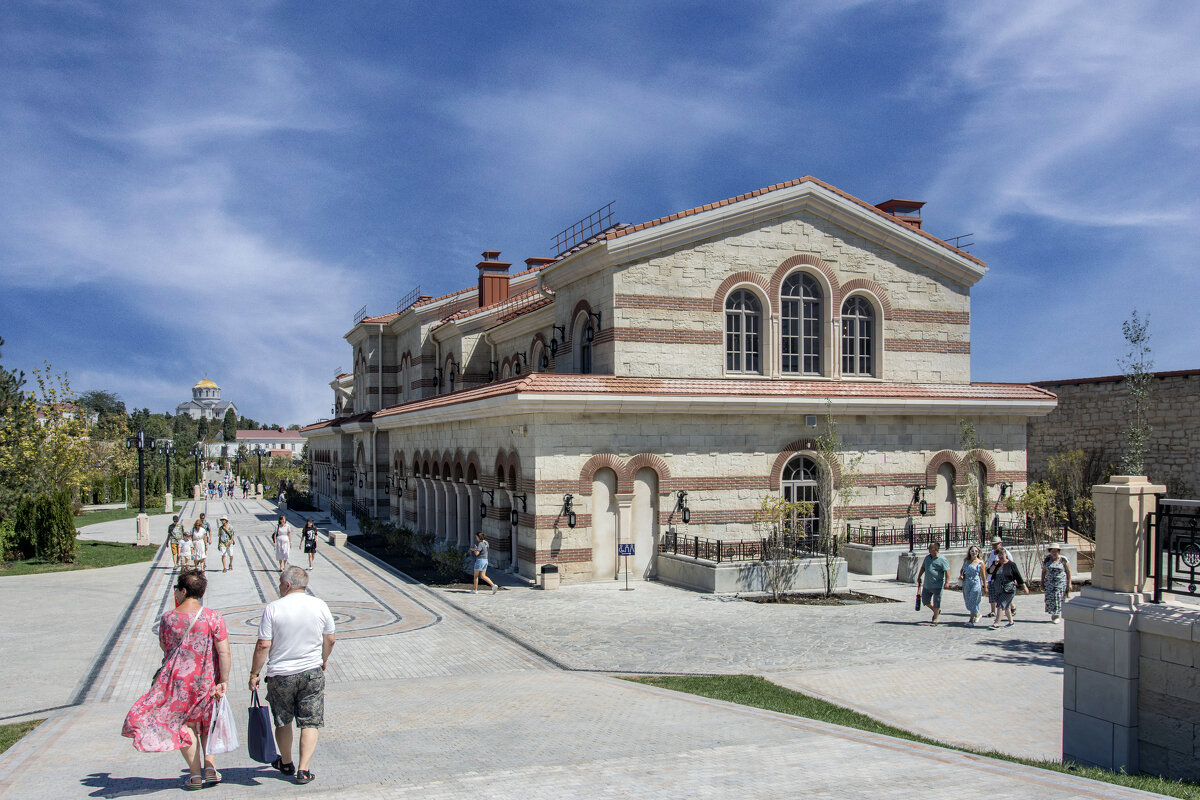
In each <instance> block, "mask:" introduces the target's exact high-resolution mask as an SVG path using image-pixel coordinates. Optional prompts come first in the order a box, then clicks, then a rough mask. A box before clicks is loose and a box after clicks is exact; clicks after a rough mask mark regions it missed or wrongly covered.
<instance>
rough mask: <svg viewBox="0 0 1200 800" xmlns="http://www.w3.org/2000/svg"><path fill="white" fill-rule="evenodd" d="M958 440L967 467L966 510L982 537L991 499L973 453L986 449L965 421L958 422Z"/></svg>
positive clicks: (970, 424) (981, 467)
mask: <svg viewBox="0 0 1200 800" xmlns="http://www.w3.org/2000/svg"><path fill="white" fill-rule="evenodd" d="M958 438H959V446H960V447H962V449H963V453H964V456H965V457H964V461H966V465H967V509H968V510H969V511H970V514H971V522H972V523H973V524H974V525H975V527H976V529H977V530H978V531H979V533H980V535H983V534H984V533H986V532H987V526H988V513H989V509H990V507H991V499H990V498H989V496H988V487H987V480H985V479H984V473H983V464H982V462H980V461H979V458H978V456H976V455H975V453H976V451H979V450H985V449H986V448H985V447H984V445H983V442H981V441H979V437H978V436H977V435H976V434H975V425H974V424H972V423H970V422H967V421H966V420H965V419H960V420H959V421H958Z"/></svg>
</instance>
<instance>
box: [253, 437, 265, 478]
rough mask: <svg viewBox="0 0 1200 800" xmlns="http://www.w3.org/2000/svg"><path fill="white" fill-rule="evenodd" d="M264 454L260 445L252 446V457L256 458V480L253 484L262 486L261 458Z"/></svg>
mask: <svg viewBox="0 0 1200 800" xmlns="http://www.w3.org/2000/svg"><path fill="white" fill-rule="evenodd" d="M265 452H266V451H265V450H263V446H262V445H261V444H256V445H254V455H256V456H258V480H257V481H255V483H258V484H260V485H261V484H262V457H263V453H265Z"/></svg>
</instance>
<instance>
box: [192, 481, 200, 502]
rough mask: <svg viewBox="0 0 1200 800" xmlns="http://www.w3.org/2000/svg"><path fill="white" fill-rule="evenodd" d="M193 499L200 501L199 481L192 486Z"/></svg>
mask: <svg viewBox="0 0 1200 800" xmlns="http://www.w3.org/2000/svg"><path fill="white" fill-rule="evenodd" d="M192 500H193V501H194V502H197V503H199V502H200V484H198V483H197V484H195V485H194V486H192Z"/></svg>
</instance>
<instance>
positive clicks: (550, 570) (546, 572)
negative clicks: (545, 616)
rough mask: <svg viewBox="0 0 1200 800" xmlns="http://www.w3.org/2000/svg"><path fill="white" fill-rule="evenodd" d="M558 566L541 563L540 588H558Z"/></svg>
mask: <svg viewBox="0 0 1200 800" xmlns="http://www.w3.org/2000/svg"><path fill="white" fill-rule="evenodd" d="M558 581H559V578H558V566H557V565H555V564H543V565H542V588H543V589H545V590H547V591H549V590H550V589H557V588H558Z"/></svg>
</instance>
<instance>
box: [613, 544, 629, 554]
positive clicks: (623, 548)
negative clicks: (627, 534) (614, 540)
mask: <svg viewBox="0 0 1200 800" xmlns="http://www.w3.org/2000/svg"><path fill="white" fill-rule="evenodd" d="M617 555H619V556H631V555H633V545H632V544H619V545H617Z"/></svg>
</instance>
